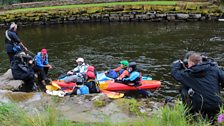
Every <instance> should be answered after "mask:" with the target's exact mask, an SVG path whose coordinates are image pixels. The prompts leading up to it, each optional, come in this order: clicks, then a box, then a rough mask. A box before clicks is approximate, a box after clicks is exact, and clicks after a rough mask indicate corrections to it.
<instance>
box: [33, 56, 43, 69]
mask: <svg viewBox="0 0 224 126" xmlns="http://www.w3.org/2000/svg"><path fill="white" fill-rule="evenodd" d="M35 61H36V65H37V66H39V67H44V64H43V63H42V60H41V57H40V56H39V55H38V54H37V55H36V56H35Z"/></svg>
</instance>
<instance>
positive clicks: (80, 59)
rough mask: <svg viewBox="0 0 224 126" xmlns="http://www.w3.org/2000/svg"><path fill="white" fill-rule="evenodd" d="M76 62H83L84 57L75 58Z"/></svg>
mask: <svg viewBox="0 0 224 126" xmlns="http://www.w3.org/2000/svg"><path fill="white" fill-rule="evenodd" d="M76 62H83V63H84V59H83V58H81V57H80V58H78V59H77V60H76Z"/></svg>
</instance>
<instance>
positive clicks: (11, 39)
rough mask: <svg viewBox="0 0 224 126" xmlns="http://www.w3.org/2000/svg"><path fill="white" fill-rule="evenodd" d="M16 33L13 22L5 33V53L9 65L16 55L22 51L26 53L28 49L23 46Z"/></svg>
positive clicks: (15, 25) (15, 26)
mask: <svg viewBox="0 0 224 126" xmlns="http://www.w3.org/2000/svg"><path fill="white" fill-rule="evenodd" d="M16 31H17V24H15V23H14V22H13V23H12V24H11V25H10V27H9V29H8V30H6V32H5V51H6V52H7V54H8V57H9V60H10V63H12V61H13V59H14V56H15V55H16V54H18V53H19V52H22V50H24V51H25V52H27V51H28V49H27V48H26V47H25V46H24V45H23V43H22V41H21V40H20V38H19V37H18V35H17V33H16Z"/></svg>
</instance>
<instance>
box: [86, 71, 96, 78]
mask: <svg viewBox="0 0 224 126" xmlns="http://www.w3.org/2000/svg"><path fill="white" fill-rule="evenodd" d="M86 76H87V77H88V79H95V78H96V75H95V73H94V72H92V71H87V72H86Z"/></svg>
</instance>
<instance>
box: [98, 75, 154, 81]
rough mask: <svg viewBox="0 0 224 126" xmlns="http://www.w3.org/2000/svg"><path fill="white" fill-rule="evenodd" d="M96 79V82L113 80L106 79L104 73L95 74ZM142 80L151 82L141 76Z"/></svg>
mask: <svg viewBox="0 0 224 126" xmlns="http://www.w3.org/2000/svg"><path fill="white" fill-rule="evenodd" d="M96 79H97V80H98V81H107V80H113V78H110V77H107V76H106V74H105V73H97V76H96ZM141 79H142V80H152V78H151V77H147V76H142V78H141Z"/></svg>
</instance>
